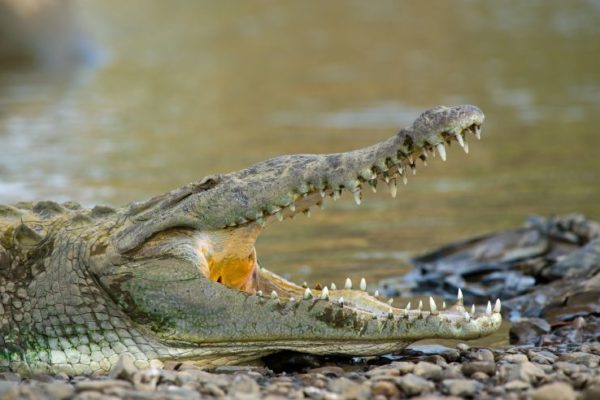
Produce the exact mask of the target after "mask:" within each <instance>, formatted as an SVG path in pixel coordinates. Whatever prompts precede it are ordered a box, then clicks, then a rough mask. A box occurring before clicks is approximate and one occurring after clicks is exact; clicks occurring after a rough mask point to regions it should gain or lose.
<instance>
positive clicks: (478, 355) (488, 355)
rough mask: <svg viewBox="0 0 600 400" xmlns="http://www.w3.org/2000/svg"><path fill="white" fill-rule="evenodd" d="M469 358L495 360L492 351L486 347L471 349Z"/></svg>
mask: <svg viewBox="0 0 600 400" xmlns="http://www.w3.org/2000/svg"><path fill="white" fill-rule="evenodd" d="M469 358H470V359H471V360H476V361H491V362H494V361H495V360H494V353H492V352H491V351H490V350H488V349H478V350H476V351H472V352H471V353H470V354H469Z"/></svg>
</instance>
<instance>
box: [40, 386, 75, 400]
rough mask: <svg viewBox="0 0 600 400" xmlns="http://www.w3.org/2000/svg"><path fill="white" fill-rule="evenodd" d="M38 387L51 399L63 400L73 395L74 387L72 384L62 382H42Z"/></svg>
mask: <svg viewBox="0 0 600 400" xmlns="http://www.w3.org/2000/svg"><path fill="white" fill-rule="evenodd" d="M40 389H41V390H42V392H44V394H46V395H47V396H48V397H49V398H51V399H56V400H64V399H69V398H71V397H73V394H74V393H75V388H73V386H72V385H69V384H67V383H63V382H52V383H44V384H41V385H40Z"/></svg>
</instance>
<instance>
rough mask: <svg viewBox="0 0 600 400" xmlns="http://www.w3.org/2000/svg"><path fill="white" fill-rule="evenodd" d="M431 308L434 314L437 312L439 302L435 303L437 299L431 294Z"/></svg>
mask: <svg viewBox="0 0 600 400" xmlns="http://www.w3.org/2000/svg"><path fill="white" fill-rule="evenodd" d="M429 309H430V310H431V313H432V314H437V304H435V300H433V297H431V296H429Z"/></svg>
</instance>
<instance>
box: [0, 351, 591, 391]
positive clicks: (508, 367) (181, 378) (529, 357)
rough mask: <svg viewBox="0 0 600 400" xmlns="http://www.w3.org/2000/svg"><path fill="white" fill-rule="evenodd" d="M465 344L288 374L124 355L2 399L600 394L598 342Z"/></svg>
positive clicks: (14, 384)
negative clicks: (143, 363) (158, 364)
mask: <svg viewBox="0 0 600 400" xmlns="http://www.w3.org/2000/svg"><path fill="white" fill-rule="evenodd" d="M461 347H462V349H460V350H458V349H457V350H456V352H459V356H458V358H457V359H456V360H454V361H449V359H448V358H446V357H443V356H440V355H435V354H434V355H431V354H429V355H421V356H419V355H414V354H410V355H405V356H397V357H398V358H400V359H399V360H398V361H392V362H389V358H388V359H387V362H386V359H385V358H380V359H369V360H365V361H362V363H361V361H360V360H358V361H356V360H355V361H354V362H353V363H345V362H344V361H343V360H342V361H338V363H337V364H336V365H326V366H323V367H319V368H312V369H307V370H305V372H303V373H296V372H289V373H287V374H286V373H285V372H281V373H273V372H272V371H270V370H269V369H267V368H265V367H236V368H227V369H223V368H221V369H217V370H218V371H221V372H216V371H217V370H213V371H212V372H209V371H205V370H202V369H200V368H198V367H196V366H193V365H186V364H185V363H184V364H173V365H171V369H168V370H158V369H153V368H150V369H145V370H139V369H138V368H137V367H135V365H133V363H131V362H130V361H131V360H128V359H127V357H124V358H123V359H122V360H121V361H120V362H119V363H117V365H115V367H114V368H113V369H112V370H111V372H110V373H109V374H108V375H105V376H99V377H93V378H90V377H85V376H74V377H71V378H69V377H67V376H65V375H57V376H51V375H47V374H39V375H36V376H35V377H33V378H27V379H23V378H22V377H21V375H19V374H16V373H12V372H2V373H0V399H19V398H31V399H40V400H51V399H60V400H117V399H121V398H124V399H135V400H159V399H160V400H163V399H164V400H184V399H191V400H199V399H204V398H208V399H241V400H249V399H256V398H264V399H269V400H279V399H282V400H283V399H304V398H308V399H314V400H343V399H359V400H362V399H365V400H366V399H376V400H387V399H395V398H402V397H407V396H421V397H420V398H421V399H425V398H426V399H440V398H449V397H447V396H450V397H452V396H454V398H465V397H472V398H479V397H481V398H506V399H521V398H532V399H544V398H552V399H554V398H557V399H575V398H577V399H583V400H591V399H594V400H595V399H600V367H598V362H599V358H600V354H597V353H600V345H598V344H597V343H595V342H594V343H586V344H585V345H574V346H573V345H569V347H565V346H562V345H547V346H545V347H544V348H536V347H530V346H529V347H512V348H510V349H506V350H502V349H493V350H489V349H478V348H470V347H468V346H466V345H465V346H461ZM402 357H403V358H402ZM493 360H497V361H493ZM326 362H327V363H331V361H330V360H328V361H326ZM369 362H373V363H374V364H377V365H369V364H368V363H369ZM382 362H385V363H384V364H381V363H382ZM307 368H308V367H307Z"/></svg>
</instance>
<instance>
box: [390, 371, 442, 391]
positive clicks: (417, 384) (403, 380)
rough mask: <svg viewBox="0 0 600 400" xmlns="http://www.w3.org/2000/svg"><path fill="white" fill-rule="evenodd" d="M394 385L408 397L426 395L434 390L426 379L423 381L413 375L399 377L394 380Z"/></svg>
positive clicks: (432, 385) (431, 383) (433, 386)
mask: <svg viewBox="0 0 600 400" xmlns="http://www.w3.org/2000/svg"><path fill="white" fill-rule="evenodd" d="M396 383H397V384H398V386H400V389H402V391H403V392H404V393H405V394H407V395H409V396H415V395H419V394H421V393H428V392H431V391H433V389H434V388H435V385H434V384H433V382H429V381H428V380H427V379H423V378H421V377H420V376H418V375H415V374H407V375H405V376H403V377H400V378H398V379H397V380H396Z"/></svg>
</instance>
